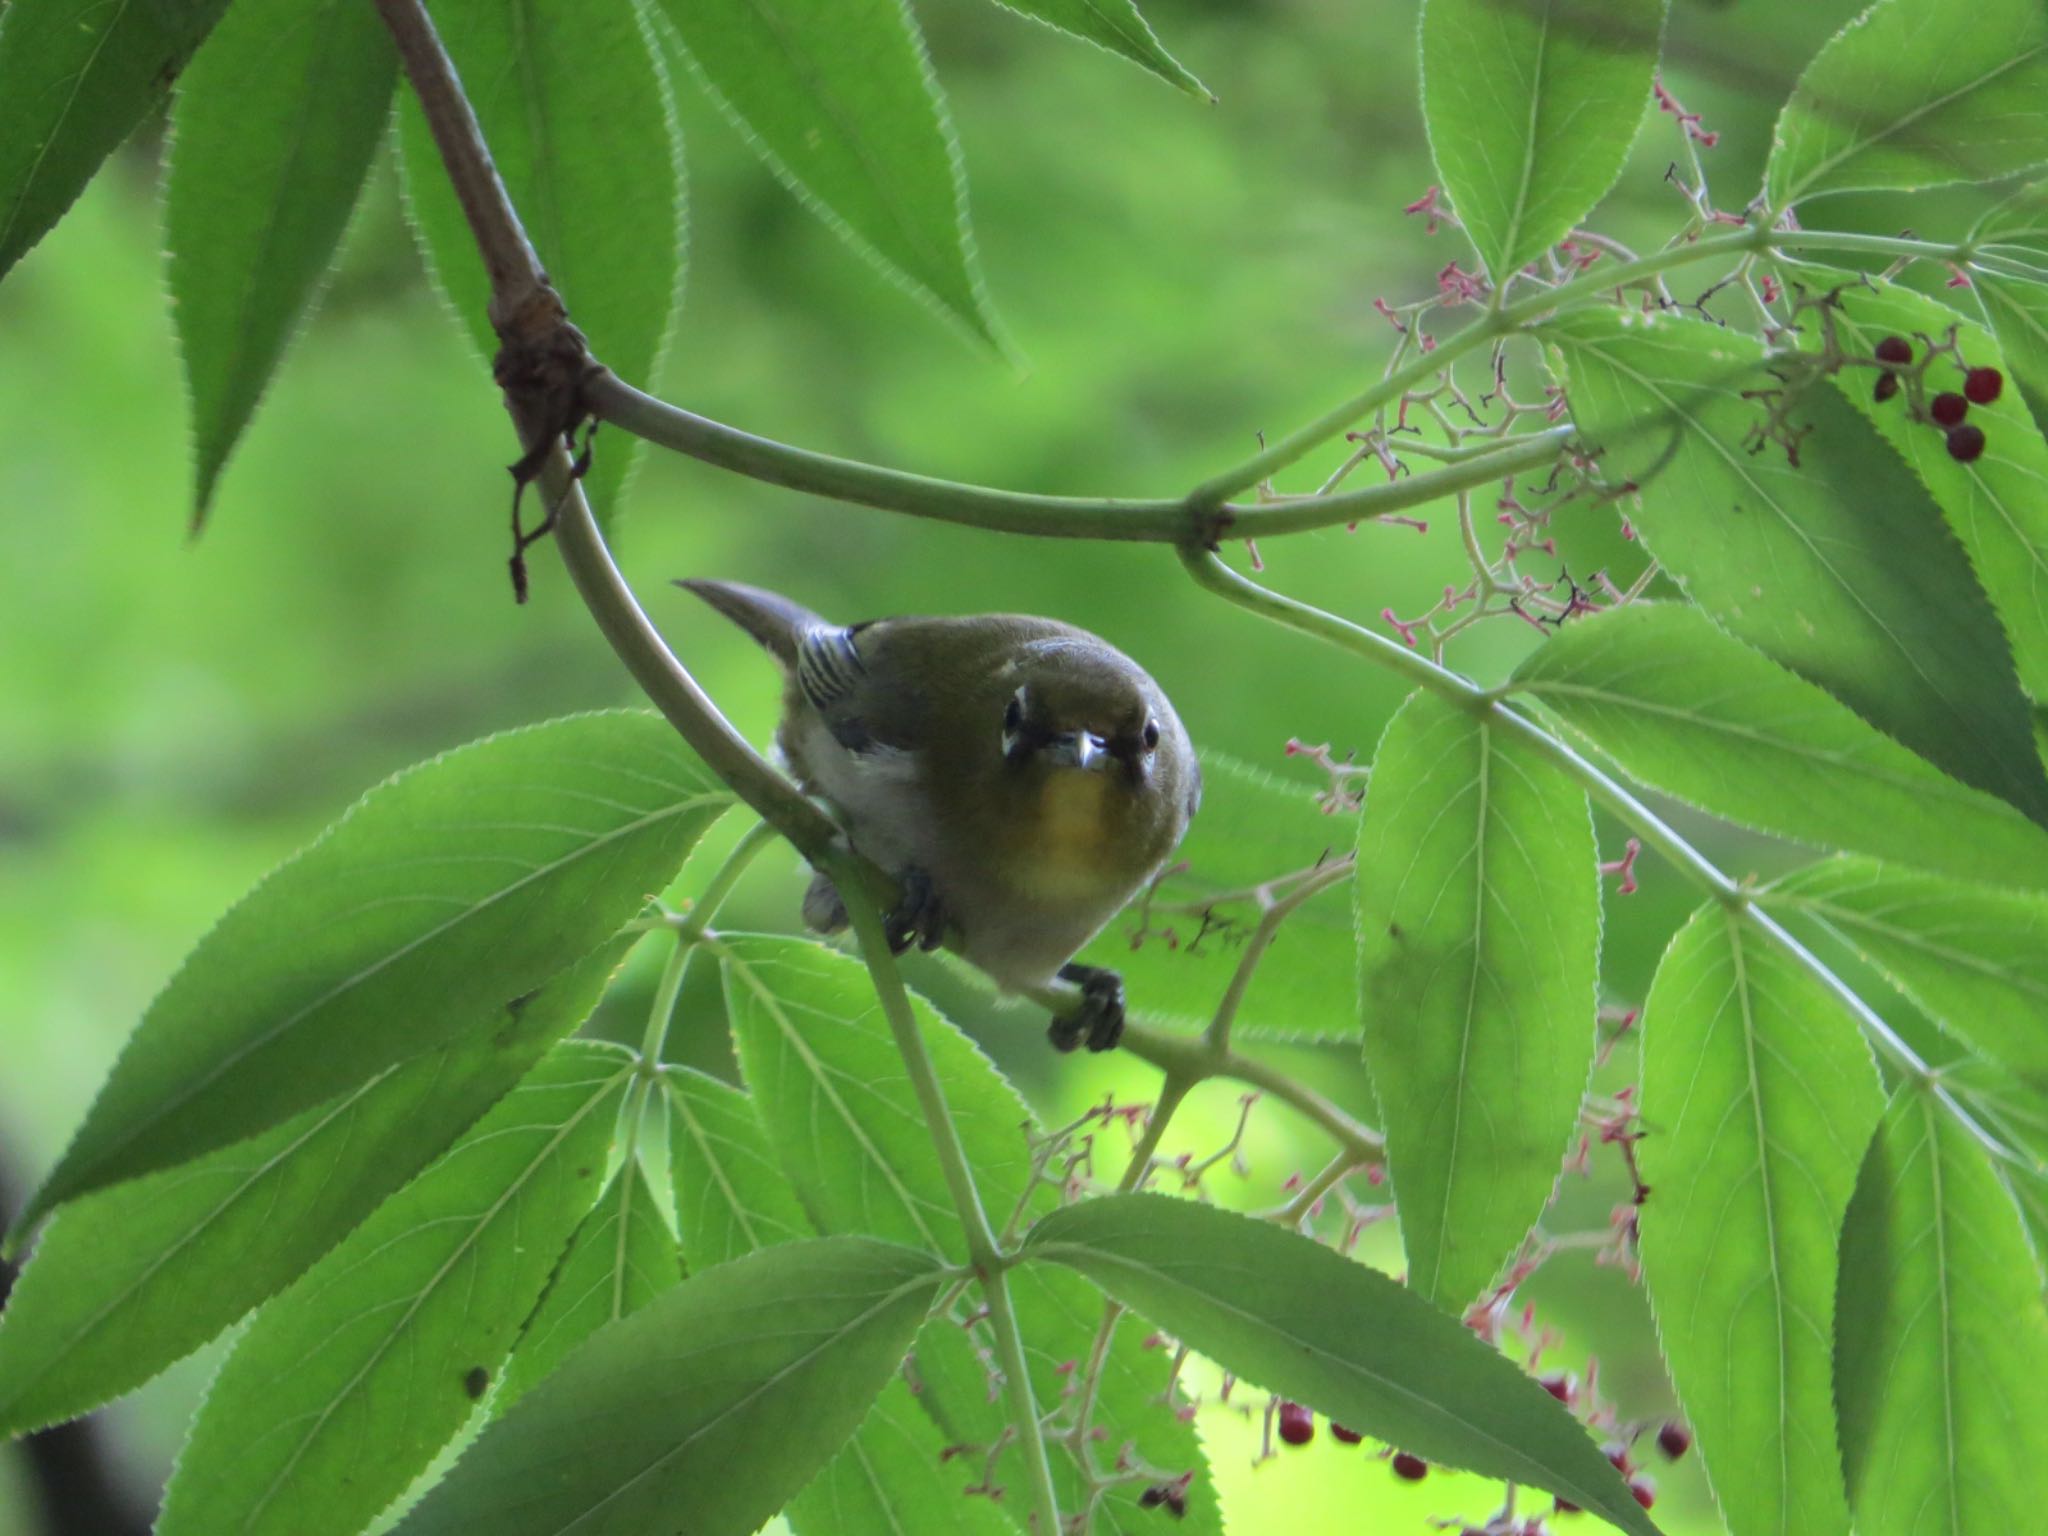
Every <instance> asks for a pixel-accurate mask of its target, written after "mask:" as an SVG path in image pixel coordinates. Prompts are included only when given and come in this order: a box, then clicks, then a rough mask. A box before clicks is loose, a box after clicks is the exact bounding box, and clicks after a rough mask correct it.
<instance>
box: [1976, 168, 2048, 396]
mask: <svg viewBox="0 0 2048 1536" xmlns="http://www.w3.org/2000/svg"><path fill="white" fill-rule="evenodd" d="M1971 238H1972V239H1973V240H1975V241H1976V242H1978V249H1979V251H1980V252H1981V254H1982V256H1983V257H1984V259H1983V260H1981V261H1976V262H1973V263H1972V264H1971V269H1970V291H1971V292H1972V293H1974V294H1975V295H1976V297H1977V302H1978V304H1979V305H1980V306H1981V307H1982V309H1983V311H1984V319H1985V323H1986V324H1988V325H1989V326H1990V327H1991V329H1992V330H1993V331H1995V332H1996V333H1997V334H1998V344H1999V346H2000V347H2001V348H2003V349H2004V352H2005V358H2006V361H2007V362H2008V363H2009V364H2010V365H2011V366H2012V371H2013V374H2014V376H2015V379H2014V382H2016V383H2017V384H2019V385H2020V386H2021V390H2022V393H2023V394H2024V395H2025V396H2026V397H2027V399H2028V403H2029V404H2030V406H2031V407H2032V411H2033V417H2034V420H2035V422H2036V423H2037V424H2041V423H2048V182H2040V181H2037V182H2035V183H2033V184H2032V185H2031V186H2026V187H2022V188H2021V189H2020V190H2019V191H2017V192H2015V193H2014V194H2013V195H2012V196H2011V197H2009V198H2007V199H2006V200H2005V201H2004V202H2002V203H2000V204H1998V205H1997V206H1996V207H1995V208H1993V209H1992V210H1991V211H1990V212H1989V213H1988V214H1986V215H1985V216H1984V218H1983V219H1982V220H1981V221H1980V222H1979V224H1978V226H1977V228H1976V229H1974V230H1973V231H1971Z"/></svg>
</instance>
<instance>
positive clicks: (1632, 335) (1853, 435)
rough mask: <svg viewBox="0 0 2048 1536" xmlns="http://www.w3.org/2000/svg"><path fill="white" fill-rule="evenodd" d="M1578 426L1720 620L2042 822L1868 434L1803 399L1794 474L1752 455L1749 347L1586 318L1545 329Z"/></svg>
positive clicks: (1943, 571) (1903, 497)
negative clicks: (1633, 493) (1629, 488)
mask: <svg viewBox="0 0 2048 1536" xmlns="http://www.w3.org/2000/svg"><path fill="white" fill-rule="evenodd" d="M1546 335H1547V337H1548V338H1549V340H1550V341H1551V343H1552V344H1553V347H1554V349H1555V355H1556V356H1557V358H1558V360H1559V361H1560V362H1561V363H1562V364H1563V366H1564V371H1565V374H1566V376H1567V379H1566V382H1567V390H1568V393H1569V397H1570V401H1571V406H1572V410H1573V412H1574V416H1575V419H1576V421H1577V423H1578V426H1579V429H1580V431H1581V432H1582V433H1583V434H1584V435H1585V437H1586V439H1587V441H1588V442H1589V443H1590V444H1591V445H1593V446H1594V448H1596V449H1597V450H1598V451H1599V452H1600V454H1601V458H1600V466H1601V470H1602V472H1603V474H1604V475H1605V477H1606V479H1607V480H1608V482H1609V483H1610V484H1613V485H1617V486H1619V485H1623V484H1633V485H1634V486H1636V487H1637V488H1638V496H1639V501H1638V503H1637V505H1636V506H1635V508H1634V509H1633V510H1632V511H1631V513H1630V516H1631V518H1632V519H1633V521H1634V524H1635V527H1636V531H1637V532H1638V533H1639V534H1640V535H1641V536H1642V538H1643V539H1644V541H1645V542H1646V543H1647V544H1648V546H1649V548H1650V549H1651V551H1652V552H1653V553H1655V554H1656V556H1657V557H1658V559H1659V560H1661V561H1662V562H1663V563H1664V565H1665V567H1666V568H1667V569H1668V570H1669V571H1670V572H1671V574H1672V575H1673V576H1674V577H1676V578H1677V579H1678V581H1679V583H1680V585H1681V586H1682V587H1684V589H1685V590H1686V592H1687V594H1688V595H1689V596H1690V597H1691V598H1692V599H1693V600H1694V601H1695V602H1697V603H1699V604H1700V605H1701V606H1702V607H1704V608H1706V609H1707V610H1708V611H1709V612H1710V613H1712V614H1713V615H1714V618H1715V620H1716V621H1717V622H1718V623H1719V624H1721V626H1722V627H1723V628H1725V629H1727V630H1729V631H1731V632H1732V633H1734V634H1735V635H1736V636H1738V637H1739V638H1741V639H1744V640H1747V641H1748V642H1749V643H1750V644H1752V645H1754V646H1756V647H1757V648H1758V649H1759V650H1761V651H1763V652H1764V653H1765V654H1766V655H1768V656H1770V657H1771V658H1772V659H1774V660H1776V661H1780V662H1783V663H1784V664H1785V665H1786V666H1788V667H1790V668H1791V669H1792V670H1793V671H1794V672H1797V673H1799V674H1800V676H1802V677H1804V678H1806V679H1808V680H1809V681H1810V682H1815V683H1818V684H1819V685H1820V686H1821V687H1823V688H1825V689H1827V690H1828V692H1830V693H1832V694H1833V695H1834V696H1835V697H1836V698H1838V699H1840V700H1842V701H1843V702H1844V703H1846V704H1848V705H1849V706H1850V707H1851V708H1852V709H1854V710H1855V711H1856V712H1857V713H1858V714H1860V715H1862V716H1863V718H1864V719H1866V720H1868V721H1869V722H1870V723H1871V724H1873V725H1875V726H1876V727H1877V728H1878V729H1879V730H1881V731H1884V732H1885V733H1886V734H1888V735H1891V736H1894V737H1896V738H1897V739H1898V740H1899V741H1901V742H1903V743H1904V744H1905V745H1906V746H1908V747H1910V748H1912V749H1913V750H1914V751H1915V752H1918V753H1919V754H1920V755H1921V756H1922V757H1925V758H1927V759H1928V760H1929V761H1930V762H1933V763H1934V764H1936V765H1937V766H1939V767H1941V768H1943V769H1946V770H1947V771H1948V772H1949V773H1950V774H1951V775H1953V776H1954V777H1956V778H1958V779H1961V780H1962V781H1963V782H1964V783H1966V784H1974V785H1976V786H1977V787H1978V788H1979V789H1987V790H1990V791H1991V792H1992V793H1993V794H1995V795H1997V796H1999V797H2000V798H2001V799H2004V800H2007V801H2010V802H2011V803H2012V804H2014V805H2016V806H2018V807H2019V808H2020V809H2021V810H2023V811H2025V812H2027V814H2028V815H2030V816H2032V817H2033V818H2034V819H2035V820H2036V821H2048V776H2044V774H2043V772H2042V769H2041V762H2040V759H2039V758H2038V757H2036V756H2035V754H2034V750H2033V743H2032V742H2031V741H2030V740H2029V739H2028V728H2027V719H2026V699H2025V696H2024V695H2023V694H2022V693H2021V692H2020V689H2019V684H2018V682H2017V680H2016V679H2015V677H2014V674H2013V664H2012V654H2011V651H2010V650H2009V648H2008V647H2007V644H2006V640H2005V635H2004V633H2003V631H2002V630H2001V629H2000V628H1999V625H1998V619H1997V616H1996V615H1995V614H1994V613H1993V612H1992V610H1991V605H1990V603H1989V602H1988V601H1987V600H1986V599H1985V596H1984V593H1983V589H1982V588H1981V587H1979V586H1978V584H1977V579H1976V577H1975V576H1974V575H1973V574H1972V572H1971V570H1970V563H1969V561H1968V559H1967V558H1966V557H1965V556H1964V554H1963V551H1962V550H1961V549H1960V548H1959V547H1957V544H1956V542H1955V540H1954V538H1953V537H1952V536H1951V535H1950V534H1949V532H1948V530H1947V529H1946V528H1945V527H1944V526H1943V524H1942V520H1941V517H1940V514H1939V513H1938V512H1937V511H1936V510H1935V508H1934V507H1933V505H1932V504H1931V503H1930V502H1929V501H1928V499H1927V498H1926V497H1925V495H1924V494H1919V493H1918V488H1917V487H1915V486H1914V485H1913V484H1912V483H1911V481H1909V480H1906V479H1905V478H1904V477H1902V476H1901V475H1900V473H1899V465H1898V460H1897V458H1896V456H1895V455H1893V454H1892V453H1891V451H1890V450H1889V449H1888V448H1886V447H1885V446H1884V444H1883V442H1882V440H1881V439H1880V438H1879V437H1878V436H1877V434H1876V432H1875V431H1873V430H1872V428H1871V426H1870V424H1869V423H1868V422H1866V421H1864V420H1863V419H1862V418H1861V417H1859V416H1858V415H1857V414H1856V412H1855V411H1854V410H1853V409H1852V408H1851V407H1850V406H1849V405H1848V403H1847V402H1846V401H1844V400H1843V399H1842V398H1841V396H1840V395H1838V394H1837V393H1836V392H1835V391H1834V390H1832V389H1828V388H1823V387H1818V386H1816V387H1813V388H1809V389H1808V390H1806V391H1805V393H1804V394H1802V395H1801V396H1800V397H1799V400H1798V402H1797V405H1796V406H1795V407H1794V414H1793V419H1794V421H1796V422H1797V423H1798V424H1799V425H1800V426H1801V427H1806V426H1810V427H1811V430H1810V431H1808V432H1807V434H1806V436H1805V437H1804V438H1803V440H1802V441H1801V443H1800V446H1799V460H1800V463H1799V465H1798V467H1794V466H1793V465H1792V464H1790V463H1789V462H1788V461H1787V456H1786V453H1785V451H1784V450H1783V449H1782V448H1780V447H1776V446H1770V447H1767V448H1765V450H1764V451H1762V452H1759V453H1751V452H1749V446H1750V445H1749V444H1748V443H1747V442H1746V441H1745V439H1746V436H1747V435H1748V434H1749V433H1751V432H1752V431H1753V430H1754V429H1756V428H1759V427H1760V426H1761V425H1762V423H1763V420H1764V409H1765V408H1764V406H1763V405H1762V404H1761V403H1759V402H1758V401H1756V400H1753V399H1744V398H1743V395H1742V392H1743V391H1744V390H1749V389H1764V388H1774V387H1776V386H1777V384H1778V380H1777V379H1776V378H1774V377H1773V376H1772V375H1770V374H1768V373H1765V372H1764V371H1763V353H1762V350H1761V348H1760V346H1759V345H1758V344H1757V343H1755V342H1754V341H1751V340H1749V339H1747V338H1745V337H1742V336H1739V335H1737V334H1736V333H1735V332H1732V331H1729V330H1725V329H1723V328H1721V327H1719V326H1713V325H1708V324H1706V323H1704V322H1702V321H1697V320H1688V319H1684V318H1682V317H1679V316H1675V315H1669V314H1663V315H1655V316H1642V315H1624V314H1621V313H1619V312H1616V311H1609V310H1586V311H1582V312H1580V313H1578V314H1575V315H1571V316H1569V317H1567V318H1564V319H1561V320H1559V321H1556V322H1553V323H1552V324H1551V325H1550V326H1549V327H1547V329H1546Z"/></svg>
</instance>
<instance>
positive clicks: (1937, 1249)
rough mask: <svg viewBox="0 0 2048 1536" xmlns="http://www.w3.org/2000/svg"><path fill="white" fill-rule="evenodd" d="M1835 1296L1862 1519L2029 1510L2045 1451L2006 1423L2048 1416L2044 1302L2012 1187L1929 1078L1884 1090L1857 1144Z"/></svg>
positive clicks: (1929, 1525)
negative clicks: (1865, 1145) (1861, 1147)
mask: <svg viewBox="0 0 2048 1536" xmlns="http://www.w3.org/2000/svg"><path fill="white" fill-rule="evenodd" d="M1839 1306H1840V1311H1839V1314H1838V1315H1837V1317H1836V1319H1835V1341H1836V1342H1835V1347H1836V1366H1835V1395H1836V1401H1837V1402H1838V1403H1839V1404H1840V1409H1841V1421H1842V1460H1843V1463H1844V1470H1845V1471H1846V1472H1847V1474H1848V1480H1849V1503H1850V1508H1851V1509H1852V1510H1853V1511H1854V1513H1855V1516H1856V1529H1857V1530H1858V1531H1860V1532H1864V1533H1866V1536H1921V1533H1928V1536H1931V1533H1933V1532H1936V1531H1990V1530H1997V1529H1999V1528H2000V1527H2001V1526H2003V1527H2005V1528H2008V1529H2010V1528H2011V1527H2012V1526H2014V1525H2016V1524H2024V1523H2025V1522H2027V1521H2028V1520H2030V1519H2032V1518H2033V1512H2034V1511H2036V1510H2038V1509H2040V1508H2041V1507H2042V1504H2043V1501H2044V1500H2048V1461H2044V1460H2043V1459H2042V1458H2041V1457H2039V1456H2035V1455H2028V1454H2025V1453H2024V1452H2019V1451H2018V1447H2017V1446H2016V1445H2015V1443H2014V1438H2013V1436H2014V1433H2015V1430H2016V1429H2017V1428H2018V1426H2020V1425H2023V1424H2039V1423H2041V1422H2043V1420H2044V1419H2048V1312H2044V1311H2043V1309H2042V1306H2041V1293H2040V1287H2039V1286H2038V1284H2036V1282H2035V1278H2034V1265H2033V1256H2032V1255H2031V1254H2030V1253H2029V1252H2028V1249H2027V1239H2026V1236H2025V1234H2024V1233H2023V1232H2022V1231H2021V1230H2020V1225H2019V1221H2018V1219H2017V1214H2016V1212H2015V1211H2014V1210H2013V1205H2012V1199H2011V1197H2010V1196H2009V1195H2007V1194H2006V1192H2005V1190H2004V1189H2003V1188H2001V1187H2000V1185H1999V1182H1998V1179H1997V1177H1996V1176H1995V1175H1994V1174H1993V1173H1992V1171H1991V1167H1990V1165H1989V1164H1988V1163H1987V1162H1986V1161H1985V1159H1984V1150H1983V1148H1982V1147H1981V1146H1980V1145H1979V1144H1978V1143H1977V1142H1976V1141H1975V1140H1974V1139H1973V1138H1972V1137H1971V1135H1970V1133H1969V1132H1968V1131H1966V1130H1965V1129H1964V1128H1963V1127H1962V1126H1960V1125H1958V1124H1957V1123H1956V1121H1955V1118H1954V1117H1953V1116H1952V1115H1950V1114H1948V1113H1946V1112H1945V1111H1944V1109H1943V1108H1942V1107H1941V1106H1940V1105H1939V1104H1938V1103H1937V1102H1936V1100H1935V1097H1934V1094H1933V1092H1932V1091H1931V1090H1930V1089H1929V1088H1928V1087H1926V1086H1924V1085H1914V1084H1908V1085H1907V1086H1905V1087H1903V1088H1901V1089H1900V1090H1899V1091H1898V1093H1897V1094H1896V1095H1894V1097H1893V1099H1892V1103H1891V1107H1890V1108H1889V1109H1888V1110H1887V1111H1886V1112H1885V1116H1884V1120H1883V1123H1882V1124H1881V1125H1879V1127H1878V1129H1877V1134H1876V1135H1875V1136H1874V1137H1873V1138H1872V1139H1871V1143H1870V1150H1869V1152H1868V1153H1867V1154H1865V1156H1864V1159H1863V1168H1862V1173H1861V1175H1860V1176H1859V1178H1858V1180H1857V1184H1856V1194H1855V1198H1854V1199H1853V1200H1852V1201H1851V1202H1850V1204H1849V1211H1848V1216H1847V1219H1846V1220H1845V1221H1844V1223H1843V1227H1842V1287H1841V1293H1840V1302H1839ZM1930 1421H1931V1422H1930ZM1931 1427H1932V1428H1936V1429H1937V1431H1938V1432H1937V1433H1934V1434H1930V1433H1928V1430H1929V1429H1930V1428H1931Z"/></svg>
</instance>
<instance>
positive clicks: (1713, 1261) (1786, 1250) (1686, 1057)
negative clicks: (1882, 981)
mask: <svg viewBox="0 0 2048 1536" xmlns="http://www.w3.org/2000/svg"><path fill="white" fill-rule="evenodd" d="M1642 1031H1643V1044H1642V1052H1643V1088H1642V1115H1643V1122H1644V1124H1645V1126H1646V1127H1650V1128H1652V1134H1649V1135H1646V1136H1645V1137H1644V1139H1643V1140H1642V1142H1641V1143H1640V1145H1639V1146H1638V1147H1637V1151H1636V1155H1637V1157H1638V1158H1639V1159H1640V1163H1641V1169H1642V1178H1643V1182H1644V1183H1645V1184H1647V1185H1648V1186H1649V1191H1650V1193H1649V1196H1648V1198H1647V1199H1646V1200H1645V1201H1644V1203H1643V1206H1642V1210H1641V1214H1640V1217H1639V1220H1640V1224H1641V1247H1642V1262H1643V1274H1644V1279H1645V1281H1646V1283H1647V1285H1648V1288H1649V1292H1650V1307H1651V1310H1652V1311H1653V1312H1654V1313H1655V1314H1656V1318H1657V1331H1658V1336H1659V1338H1660V1339H1661V1341H1662V1343H1663V1346H1664V1358H1665V1361H1666V1363H1667V1364H1668V1365H1669V1366H1670V1369H1671V1379H1672V1382H1673V1383H1674V1385H1676V1386H1677V1388H1678V1397H1679V1401H1680V1402H1682V1403H1683V1404H1684V1405H1685V1412H1686V1417H1687V1419H1688V1420H1689V1421H1690V1422H1691V1424H1692V1427H1693V1430H1694V1433H1695V1434H1696V1435H1697V1436H1698V1439H1699V1450H1700V1453H1701V1455H1702V1456H1703V1458H1704V1459H1705V1461H1706V1466H1707V1475H1708V1476H1709V1477H1710V1478H1711V1479H1712V1481H1713V1485H1714V1491H1715V1493H1716V1495H1717V1497H1718V1499H1719V1501H1720V1505H1721V1515H1722V1518H1723V1519H1724V1520H1725V1521H1726V1522H1727V1524H1728V1529H1729V1531H1730V1532H1731V1533H1732V1536H1846V1533H1847V1531H1848V1529H1849V1510H1848V1506H1847V1505H1846V1504H1845V1503H1844V1501H1843V1496H1842V1470H1841V1454H1840V1451H1839V1450H1838V1449H1837V1446H1836V1441H1835V1410H1834V1394H1833V1390H1832V1386H1833V1376H1832V1362H1833V1351H1834V1315H1835V1237H1836V1234H1837V1233H1839V1232H1840V1231H1841V1224H1842V1213H1843V1211H1844V1210H1846V1209H1847V1207H1848V1204H1849V1196H1850V1192H1851V1191H1852V1190H1853V1189H1854V1188H1855V1185H1856V1170H1857V1167H1858V1166H1859V1165H1860V1164H1861V1162H1862V1160H1863V1148H1864V1147H1865V1145H1866V1144H1867V1143H1868V1141H1869V1138H1870V1133H1871V1131H1872V1130H1873V1129H1874V1128H1875V1127H1876V1125H1877V1120H1878V1116H1879V1115H1880V1114H1881V1113H1882V1111H1883V1107H1884V1100H1883V1096H1882V1095H1881V1094H1880V1093H1879V1091H1878V1086H1877V1077H1876V1072H1875V1070H1874V1069H1873V1068H1872V1066H1871V1062H1870V1056H1869V1053H1868V1051H1867V1050H1866V1049H1865V1048H1864V1045H1863V1043H1862V1041H1861V1040H1860V1039H1859V1038H1858V1037H1857V1033H1856V1026H1855V1022H1854V1021H1853V1020H1852V1019H1851V1018H1850V1016H1849V1015H1848V1013H1847V1012H1846V1011H1845V1010H1844V1007H1843V1005H1842V1003H1841V1002H1840V1001H1839V1000H1838V999H1837V998H1836V997H1835V995H1834V994H1833V993H1832V992H1830V991H1829V990H1828V989H1827V988H1826V987H1825V985H1824V984H1823V983H1822V982H1820V981H1819V980H1818V979H1816V978H1815V977H1814V976H1813V975H1812V974H1811V973H1810V972H1809V971H1807V970H1806V969H1805V968H1804V967H1802V966H1801V965H1800V964H1799V963H1798V962H1797V961H1796V960H1794V959H1793V958H1792V957H1791V956H1789V955H1788V954H1787V953H1786V952H1785V951H1784V950H1783V949H1782V948H1780V947H1778V946H1777V945H1775V944H1772V943H1769V942H1767V941H1766V940H1765V939H1764V938H1763V937H1762V936H1761V935H1760V934H1759V932H1758V930H1757V929H1756V928H1755V927H1754V926H1752V925H1751V924H1749V923H1746V922H1744V921H1743V920H1742V919H1740V918H1738V917H1736V916H1735V915H1733V914H1732V913H1730V912H1728V911H1726V910H1724V909H1723V908H1721V907H1720V906H1718V905H1713V904H1710V905H1708V906H1707V907H1705V908H1703V909H1702V910H1701V911H1700V912H1698V913H1697V914H1695V915H1694V917H1693V919H1692V921H1691V922H1690V923H1688V924H1687V925H1686V926H1685V928H1684V929H1682V930H1681V931H1680V933H1679V935H1678V937H1677V938H1676V939H1674V940H1673V941H1672V944H1671V947H1670V948H1669V949H1668V950H1666V951H1665V954H1664V958H1663V961H1662V962H1661V963H1660V964H1659V965H1658V967H1657V978H1656V980H1655V982H1654V983H1652V985H1651V987H1650V995H1649V997H1648V999H1647V1001H1646V1002H1645V1003H1644V1007H1643V1020H1642Z"/></svg>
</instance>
